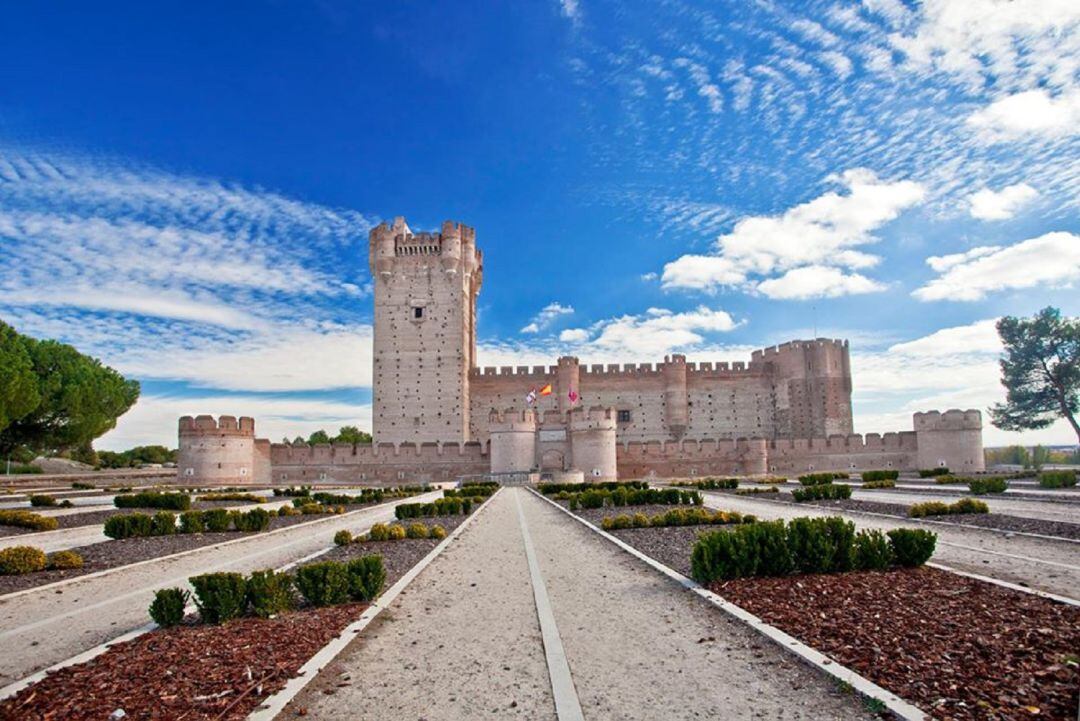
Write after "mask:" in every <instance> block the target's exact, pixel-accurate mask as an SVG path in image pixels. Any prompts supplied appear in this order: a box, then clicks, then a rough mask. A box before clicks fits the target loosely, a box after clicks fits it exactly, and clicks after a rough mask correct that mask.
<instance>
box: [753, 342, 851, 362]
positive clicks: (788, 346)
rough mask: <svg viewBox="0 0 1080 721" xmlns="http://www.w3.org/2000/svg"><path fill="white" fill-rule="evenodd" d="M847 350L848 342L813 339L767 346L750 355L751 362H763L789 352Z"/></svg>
mask: <svg viewBox="0 0 1080 721" xmlns="http://www.w3.org/2000/svg"><path fill="white" fill-rule="evenodd" d="M847 348H848V342H847V341H846V340H841V339H839V338H815V339H814V340H793V341H788V342H787V343H781V344H779V345H774V346H769V347H768V348H762V349H760V350H756V351H754V352H753V353H751V354H750V358H751V360H752V361H757V360H763V361H767V360H770V359H771V358H774V357H777V356H781V355H784V354H786V353H791V352H795V351H798V352H805V351H807V350H811V349H831V350H840V351H843V350H846V349H847Z"/></svg>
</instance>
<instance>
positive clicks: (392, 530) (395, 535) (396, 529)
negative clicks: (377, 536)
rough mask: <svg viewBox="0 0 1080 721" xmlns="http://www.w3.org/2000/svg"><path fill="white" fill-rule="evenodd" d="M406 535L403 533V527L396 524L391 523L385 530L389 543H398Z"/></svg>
mask: <svg viewBox="0 0 1080 721" xmlns="http://www.w3.org/2000/svg"><path fill="white" fill-rule="evenodd" d="M407 535H408V534H407V533H406V532H405V527H404V526H402V525H400V524H397V523H391V524H390V527H389V529H388V530H387V540H390V541H400V540H401V539H403V538H405V537H406V536H407Z"/></svg>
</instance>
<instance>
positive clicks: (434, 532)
mask: <svg viewBox="0 0 1080 721" xmlns="http://www.w3.org/2000/svg"><path fill="white" fill-rule="evenodd" d="M428 536H429V537H430V538H435V539H439V540H441V539H443V538H446V529H445V528H443V527H442V526H432V527H431V528H430V529H428Z"/></svg>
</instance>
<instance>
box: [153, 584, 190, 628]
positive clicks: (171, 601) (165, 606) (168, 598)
mask: <svg viewBox="0 0 1080 721" xmlns="http://www.w3.org/2000/svg"><path fill="white" fill-rule="evenodd" d="M188 598H190V594H188V592H187V591H185V590H183V589H181V588H163V589H161V590H160V591H155V592H154V600H153V602H152V603H151V604H150V618H152V619H153V620H154V623H156V624H157V625H159V626H161V627H162V628H169V627H170V626H176V625H179V624H180V623H181V622H182V621H183V620H184V607H186V606H187V602H188Z"/></svg>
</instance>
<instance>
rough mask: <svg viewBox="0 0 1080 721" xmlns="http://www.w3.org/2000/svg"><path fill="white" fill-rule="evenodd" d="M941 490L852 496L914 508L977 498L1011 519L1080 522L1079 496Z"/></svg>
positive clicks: (945, 488) (864, 493)
mask: <svg viewBox="0 0 1080 721" xmlns="http://www.w3.org/2000/svg"><path fill="white" fill-rule="evenodd" d="M939 488H942V489H943V490H940V491H933V490H929V491H925V492H919V491H904V490H888V489H880V490H869V491H862V490H858V489H856V490H855V491H854V492H853V493H852V494H851V497H852V498H854V499H857V500H863V501H883V502H886V503H903V504H905V505H909V506H910V505H911V504H913V503H922V502H923V501H942V502H944V503H952V502H953V501H958V500H960V499H961V498H977V499H979V500H980V501H984V502H985V503H986V505H988V506H990V512H991V513H1003V514H1007V515H1010V516H1022V517H1026V518H1038V519H1042V520H1046V521H1062V522H1065V523H1080V495H1078V496H1076V497H1075V500H1070V501H1054V500H1043V499H1031V500H1025V499H1021V498H1013V497H1010V496H1007V495H1006V496H1003V495H997V494H989V493H988V494H986V495H984V496H973V495H971V494H970V493H964V492H962V491H959V489H949V488H948V486H939ZM965 490H966V489H965Z"/></svg>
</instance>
